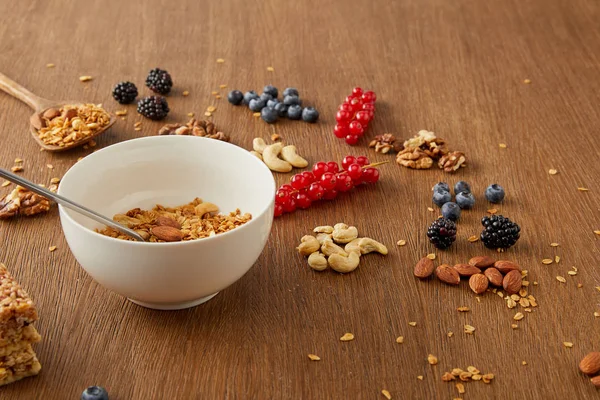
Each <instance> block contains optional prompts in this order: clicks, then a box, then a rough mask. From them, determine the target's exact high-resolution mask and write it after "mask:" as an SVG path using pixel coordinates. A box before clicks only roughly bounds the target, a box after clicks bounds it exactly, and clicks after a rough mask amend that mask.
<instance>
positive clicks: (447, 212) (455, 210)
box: [442, 201, 460, 222]
mask: <svg viewBox="0 0 600 400" xmlns="http://www.w3.org/2000/svg"><path fill="white" fill-rule="evenodd" d="M442 216H443V217H444V218H448V219H449V220H451V221H454V222H456V220H458V219H459V218H460V207H459V206H458V204H456V203H454V202H451V201H449V202H447V203H446V204H444V205H443V206H442Z"/></svg>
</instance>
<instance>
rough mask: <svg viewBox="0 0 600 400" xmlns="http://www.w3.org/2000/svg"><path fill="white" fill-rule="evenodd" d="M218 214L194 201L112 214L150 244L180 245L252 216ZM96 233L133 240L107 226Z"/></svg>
mask: <svg viewBox="0 0 600 400" xmlns="http://www.w3.org/2000/svg"><path fill="white" fill-rule="evenodd" d="M218 211H219V207H217V206H216V205H214V204H212V203H208V202H204V201H202V199H199V198H196V199H194V201H192V202H191V203H188V204H185V205H182V206H178V207H164V206H161V205H156V206H155V207H154V208H153V209H152V210H141V209H139V208H134V209H132V210H129V211H128V212H127V213H126V214H117V215H115V216H114V217H113V220H114V221H115V222H118V223H119V224H121V225H124V226H126V227H128V228H130V229H133V230H134V231H136V232H137V233H139V234H140V235H142V237H143V238H144V239H145V240H147V241H149V242H180V241H188V240H195V239H202V238H206V237H210V236H214V235H218V234H219V233H224V232H228V231H230V230H232V229H235V228H237V227H238V226H241V225H243V224H245V223H246V222H248V221H250V220H251V219H252V215H250V214H248V213H246V214H242V213H241V211H240V210H239V209H237V210H235V211H233V212H231V213H229V214H228V215H224V214H216V213H217V212H218ZM96 231H97V232H98V233H101V234H102V235H106V236H110V237H113V238H116V239H123V240H134V239H133V238H131V237H129V236H127V235H124V234H122V233H121V232H119V231H117V230H115V229H113V228H110V227H106V228H104V229H102V230H96Z"/></svg>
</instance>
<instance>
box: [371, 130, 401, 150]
mask: <svg viewBox="0 0 600 400" xmlns="http://www.w3.org/2000/svg"><path fill="white" fill-rule="evenodd" d="M369 147H371V148H374V149H375V152H377V153H383V154H386V153H389V152H390V151H391V152H394V153H397V152H399V151H400V150H402V144H400V143H398V142H397V141H396V138H395V137H394V135H392V134H391V133H384V134H383V135H377V136H375V138H373V140H371V142H370V143H369Z"/></svg>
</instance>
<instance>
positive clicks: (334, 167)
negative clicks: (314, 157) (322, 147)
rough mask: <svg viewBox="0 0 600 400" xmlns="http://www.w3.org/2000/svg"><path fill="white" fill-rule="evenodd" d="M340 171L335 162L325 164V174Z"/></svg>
mask: <svg viewBox="0 0 600 400" xmlns="http://www.w3.org/2000/svg"><path fill="white" fill-rule="evenodd" d="M339 170H340V166H339V165H338V163H336V162H335V161H329V162H328V163H327V172H333V173H334V174H335V173H336V172H338V171H339Z"/></svg>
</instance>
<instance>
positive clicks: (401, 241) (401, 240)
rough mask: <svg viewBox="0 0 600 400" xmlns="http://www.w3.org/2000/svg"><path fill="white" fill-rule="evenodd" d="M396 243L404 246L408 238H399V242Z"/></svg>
mask: <svg viewBox="0 0 600 400" xmlns="http://www.w3.org/2000/svg"><path fill="white" fill-rule="evenodd" d="M396 244H397V245H398V246H404V245H406V240H404V239H400V240H398V243H396Z"/></svg>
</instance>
